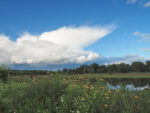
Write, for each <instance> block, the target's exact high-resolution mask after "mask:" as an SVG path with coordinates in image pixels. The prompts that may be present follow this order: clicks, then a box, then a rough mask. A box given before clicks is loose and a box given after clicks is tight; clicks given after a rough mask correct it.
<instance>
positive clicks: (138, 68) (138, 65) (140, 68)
mask: <svg viewBox="0 0 150 113" xmlns="http://www.w3.org/2000/svg"><path fill="white" fill-rule="evenodd" d="M131 69H132V70H133V71H134V72H145V71H146V66H145V64H144V63H143V62H133V63H132V64H131Z"/></svg>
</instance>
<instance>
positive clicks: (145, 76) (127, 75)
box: [60, 73, 150, 78]
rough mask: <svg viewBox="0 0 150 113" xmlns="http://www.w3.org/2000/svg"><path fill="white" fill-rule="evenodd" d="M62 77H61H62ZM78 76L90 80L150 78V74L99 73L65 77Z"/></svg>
mask: <svg viewBox="0 0 150 113" xmlns="http://www.w3.org/2000/svg"><path fill="white" fill-rule="evenodd" d="M60 76H61V75H60ZM76 76H83V77H88V78H97V77H98V78H150V73H113V74H107V73H102V74H100V73H97V74H93V73H92V74H90V73H89V74H75V75H63V77H66V78H72V77H76Z"/></svg>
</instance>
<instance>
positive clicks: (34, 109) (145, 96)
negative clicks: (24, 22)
mask: <svg viewBox="0 0 150 113" xmlns="http://www.w3.org/2000/svg"><path fill="white" fill-rule="evenodd" d="M149 106H150V90H149V89H147V90H144V91H127V90H125V89H124V88H122V89H120V90H109V89H108V88H107V87H106V82H105V80H104V79H101V78H95V79H90V78H86V77H82V76H77V77H75V76H73V77H69V78H64V77H60V76H58V75H49V76H37V77H33V78H30V77H21V76H16V77H11V78H9V81H8V82H7V83H2V82H0V113H150V107H149Z"/></svg>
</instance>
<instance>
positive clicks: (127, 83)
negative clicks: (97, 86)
mask: <svg viewBox="0 0 150 113" xmlns="http://www.w3.org/2000/svg"><path fill="white" fill-rule="evenodd" d="M105 81H106V84H107V87H108V88H109V89H114V90H117V89H120V88H121V86H124V88H125V89H126V90H135V91H141V90H144V89H147V88H150V78H134V79H132V78H105Z"/></svg>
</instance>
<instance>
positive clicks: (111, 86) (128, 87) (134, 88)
mask: <svg viewBox="0 0 150 113" xmlns="http://www.w3.org/2000/svg"><path fill="white" fill-rule="evenodd" d="M107 87H108V88H109V89H113V90H117V89H120V88H121V86H120V85H117V86H113V85H110V84H109V83H107ZM145 88H149V85H146V86H143V87H134V85H133V84H128V85H126V87H125V89H127V90H134V91H137V90H138V91H142V90H144V89H145Z"/></svg>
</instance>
